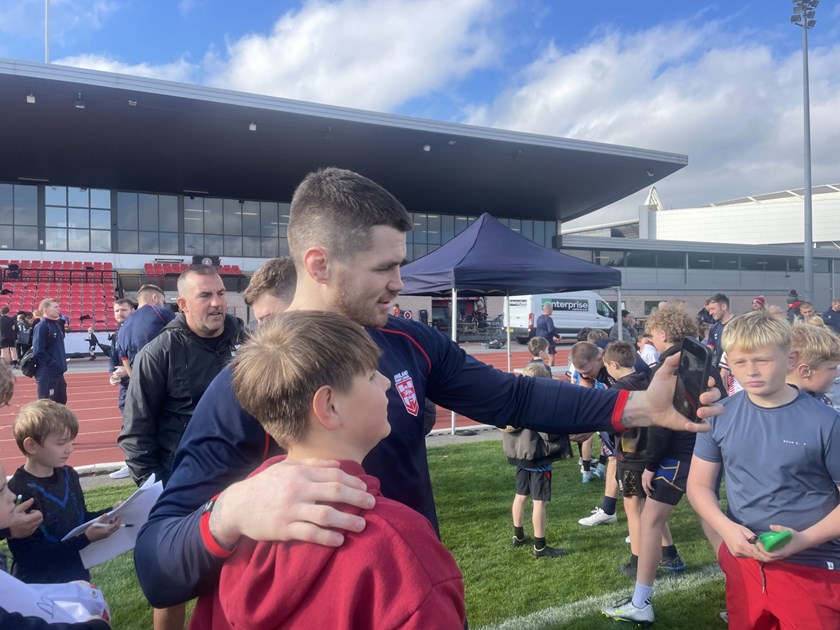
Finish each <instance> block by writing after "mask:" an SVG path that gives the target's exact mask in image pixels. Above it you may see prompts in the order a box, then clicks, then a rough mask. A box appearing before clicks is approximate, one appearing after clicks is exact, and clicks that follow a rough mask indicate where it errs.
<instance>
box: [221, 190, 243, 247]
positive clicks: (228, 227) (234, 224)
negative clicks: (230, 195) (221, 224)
mask: <svg viewBox="0 0 840 630" xmlns="http://www.w3.org/2000/svg"><path fill="white" fill-rule="evenodd" d="M242 206H243V204H241V203H239V201H237V200H236V199H225V200H224V212H225V229H224V233H225V234H230V235H238V234H242ZM239 248H240V249H242V245H241V244H240V246H239Z"/></svg>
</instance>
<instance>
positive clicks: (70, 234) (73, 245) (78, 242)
mask: <svg viewBox="0 0 840 630" xmlns="http://www.w3.org/2000/svg"><path fill="white" fill-rule="evenodd" d="M67 249H69V250H70V251H72V252H87V251H90V233H89V232H88V230H67Z"/></svg>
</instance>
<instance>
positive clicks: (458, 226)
mask: <svg viewBox="0 0 840 630" xmlns="http://www.w3.org/2000/svg"><path fill="white" fill-rule="evenodd" d="M469 226H470V222H469V219H468V218H467V217H455V236H458V234H460V233H461V232H463V231H464V230H466V229H467V228H468V227H469ZM415 258H417V256H415Z"/></svg>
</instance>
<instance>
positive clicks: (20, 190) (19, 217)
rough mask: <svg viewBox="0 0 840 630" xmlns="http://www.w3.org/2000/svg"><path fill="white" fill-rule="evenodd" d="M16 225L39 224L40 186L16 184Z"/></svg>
mask: <svg viewBox="0 0 840 630" xmlns="http://www.w3.org/2000/svg"><path fill="white" fill-rule="evenodd" d="M15 225H38V188H37V187H36V186H21V185H19V184H15ZM35 249H37V247H36V248H35Z"/></svg>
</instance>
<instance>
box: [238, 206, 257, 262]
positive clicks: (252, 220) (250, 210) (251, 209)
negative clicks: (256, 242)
mask: <svg viewBox="0 0 840 630" xmlns="http://www.w3.org/2000/svg"><path fill="white" fill-rule="evenodd" d="M242 233H243V234H246V235H247V236H259V235H260V202H259V201H246V202H245V203H244V204H242ZM257 251H259V247H257ZM255 256H258V255H257V254H255Z"/></svg>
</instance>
